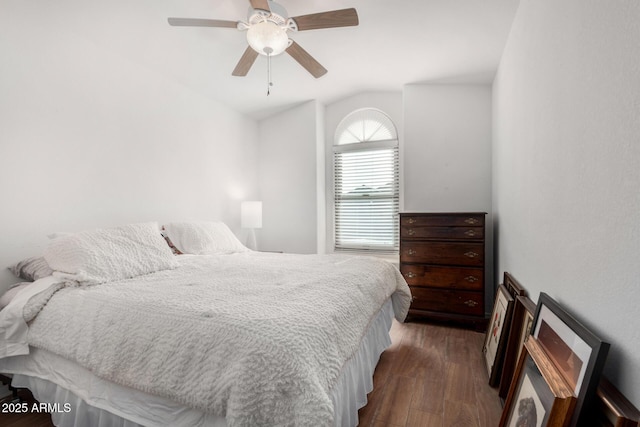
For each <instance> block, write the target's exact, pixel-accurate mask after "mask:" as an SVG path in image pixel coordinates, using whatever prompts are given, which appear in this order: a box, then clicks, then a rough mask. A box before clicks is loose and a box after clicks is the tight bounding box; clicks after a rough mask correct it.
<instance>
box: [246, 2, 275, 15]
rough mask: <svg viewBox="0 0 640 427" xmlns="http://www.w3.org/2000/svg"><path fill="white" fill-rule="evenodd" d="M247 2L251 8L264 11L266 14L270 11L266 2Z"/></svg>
mask: <svg viewBox="0 0 640 427" xmlns="http://www.w3.org/2000/svg"><path fill="white" fill-rule="evenodd" d="M249 2H250V3H251V7H252V8H254V9H262V10H266V11H267V12H270V11H271V9H270V8H269V3H267V0H249Z"/></svg>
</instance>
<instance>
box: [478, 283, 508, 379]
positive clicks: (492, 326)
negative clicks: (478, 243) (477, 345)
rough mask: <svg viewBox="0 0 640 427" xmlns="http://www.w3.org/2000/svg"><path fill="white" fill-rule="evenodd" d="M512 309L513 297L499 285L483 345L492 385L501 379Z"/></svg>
mask: <svg viewBox="0 0 640 427" xmlns="http://www.w3.org/2000/svg"><path fill="white" fill-rule="evenodd" d="M512 311H513V297H512V296H511V295H510V294H509V291H508V290H507V288H506V287H505V286H504V285H498V292H497V293H496V298H495V302H494V303H493V311H492V312H491V318H490V319H489V326H488V327H487V333H486V335H485V339H484V345H483V347H482V353H483V355H484V360H485V366H486V367H487V373H488V374H489V385H490V386H492V387H493V386H496V385H497V384H498V381H499V380H500V372H501V368H502V361H503V359H504V349H505V346H506V344H507V338H508V335H509V327H510V326H511V314H512Z"/></svg>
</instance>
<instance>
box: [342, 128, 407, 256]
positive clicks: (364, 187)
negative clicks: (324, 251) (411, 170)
mask: <svg viewBox="0 0 640 427" xmlns="http://www.w3.org/2000/svg"><path fill="white" fill-rule="evenodd" d="M349 145H350V147H349V146H342V147H335V149H334V198H335V200H334V206H335V248H336V249H364V250H378V251H390V252H395V251H397V250H398V209H399V202H400V201H399V194H400V185H399V172H398V170H399V166H398V157H399V156H398V143H397V140H395V141H384V142H380V141H379V142H376V143H360V144H349ZM355 146H357V148H356V147H355ZM340 148H343V149H342V150H341V149H340Z"/></svg>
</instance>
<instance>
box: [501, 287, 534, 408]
mask: <svg viewBox="0 0 640 427" xmlns="http://www.w3.org/2000/svg"><path fill="white" fill-rule="evenodd" d="M535 311H536V305H535V304H534V303H533V301H531V299H529V297H526V296H521V295H519V296H518V297H516V299H515V301H514V303H513V315H512V316H511V327H510V328H509V338H508V339H507V347H506V349H505V353H504V361H503V363H502V373H501V375H500V388H499V389H498V396H500V398H501V399H505V398H506V397H507V393H508V392H509V387H510V386H511V382H512V381H513V374H514V372H515V370H516V363H517V362H518V359H519V358H520V353H521V352H522V348H523V347H524V341H525V340H526V338H527V337H528V336H529V335H530V334H531V326H532V325H533V314H534V313H535Z"/></svg>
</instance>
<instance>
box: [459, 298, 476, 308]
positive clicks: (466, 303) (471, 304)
mask: <svg viewBox="0 0 640 427" xmlns="http://www.w3.org/2000/svg"><path fill="white" fill-rule="evenodd" d="M463 304H464V305H467V306H469V307H475V306H476V305H478V303H477V302H475V301H474V300H472V299H469V300H466V301H465V302H464V303H463Z"/></svg>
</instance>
